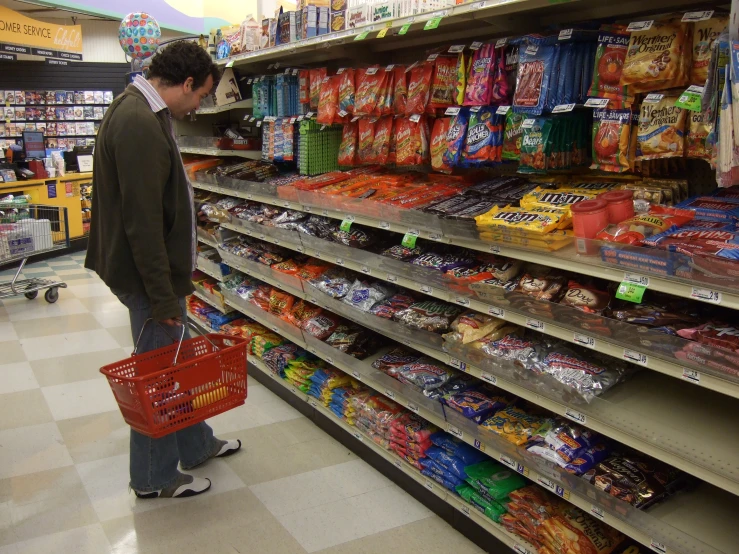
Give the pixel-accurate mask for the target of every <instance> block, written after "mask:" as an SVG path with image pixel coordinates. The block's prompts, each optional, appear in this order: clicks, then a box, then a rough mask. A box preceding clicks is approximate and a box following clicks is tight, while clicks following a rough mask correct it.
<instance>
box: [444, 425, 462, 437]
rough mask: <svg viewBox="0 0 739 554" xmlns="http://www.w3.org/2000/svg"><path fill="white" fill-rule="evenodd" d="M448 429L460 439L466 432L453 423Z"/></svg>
mask: <svg viewBox="0 0 739 554" xmlns="http://www.w3.org/2000/svg"><path fill="white" fill-rule="evenodd" d="M446 430H447V431H448V432H449V434H450V435H454V436H455V437H457V438H458V439H462V438H464V432H463V431H462V430H461V429H460V428H459V427H455V426H454V425H452V424H451V423H450V424H449V425H448V426H447V428H446Z"/></svg>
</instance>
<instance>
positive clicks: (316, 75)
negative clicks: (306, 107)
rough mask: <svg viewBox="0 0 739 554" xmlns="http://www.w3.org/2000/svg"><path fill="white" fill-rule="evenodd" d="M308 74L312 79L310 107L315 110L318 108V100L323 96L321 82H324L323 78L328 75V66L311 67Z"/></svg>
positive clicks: (310, 79)
mask: <svg viewBox="0 0 739 554" xmlns="http://www.w3.org/2000/svg"><path fill="white" fill-rule="evenodd" d="M308 74H309V81H310V86H309V89H310V107H311V109H313V110H315V109H317V108H318V102H319V99H320V97H321V83H323V79H324V78H325V77H326V68H325V67H321V68H318V69H310V70H309V73H308Z"/></svg>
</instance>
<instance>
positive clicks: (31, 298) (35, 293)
mask: <svg viewBox="0 0 739 554" xmlns="http://www.w3.org/2000/svg"><path fill="white" fill-rule="evenodd" d="M37 296H38V291H37V290H35V291H33V292H27V293H26V298H28V299H29V300H33V299H34V298H36V297H37Z"/></svg>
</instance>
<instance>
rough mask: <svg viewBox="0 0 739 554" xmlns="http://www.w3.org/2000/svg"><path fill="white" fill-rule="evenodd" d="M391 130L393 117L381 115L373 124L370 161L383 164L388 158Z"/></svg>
mask: <svg viewBox="0 0 739 554" xmlns="http://www.w3.org/2000/svg"><path fill="white" fill-rule="evenodd" d="M392 132H393V118H392V117H383V118H381V119H380V120H379V121H378V122H377V123H376V124H375V138H374V140H373V141H372V154H371V156H370V163H376V164H382V165H385V164H386V163H387V162H388V159H389V158H390V137H391V135H392Z"/></svg>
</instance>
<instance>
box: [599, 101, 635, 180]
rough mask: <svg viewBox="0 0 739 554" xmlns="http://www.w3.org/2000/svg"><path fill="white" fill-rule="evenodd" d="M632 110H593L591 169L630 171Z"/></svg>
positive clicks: (618, 171)
mask: <svg viewBox="0 0 739 554" xmlns="http://www.w3.org/2000/svg"><path fill="white" fill-rule="evenodd" d="M630 137H631V110H609V109H603V110H593V164H592V165H591V166H590V169H599V170H601V171H612V172H615V173H621V172H623V171H628V170H629V156H628V154H629V141H630Z"/></svg>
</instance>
